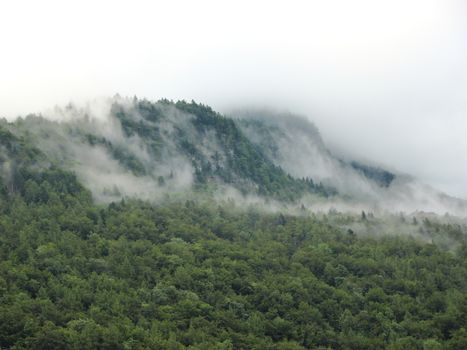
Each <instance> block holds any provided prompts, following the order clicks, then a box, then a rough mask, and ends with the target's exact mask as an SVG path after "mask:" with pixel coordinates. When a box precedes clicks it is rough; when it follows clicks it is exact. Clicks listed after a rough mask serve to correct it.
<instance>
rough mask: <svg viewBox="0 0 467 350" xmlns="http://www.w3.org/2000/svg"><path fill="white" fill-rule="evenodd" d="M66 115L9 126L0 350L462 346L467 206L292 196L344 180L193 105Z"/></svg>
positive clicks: (327, 191)
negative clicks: (339, 206) (296, 164)
mask: <svg viewBox="0 0 467 350" xmlns="http://www.w3.org/2000/svg"><path fill="white" fill-rule="evenodd" d="M135 106H136V107H135ZM135 108H136V110H137V113H135ZM67 113H69V114H73V113H78V114H79V117H78V119H73V118H75V117H70V118H71V119H70V120H68V121H67V122H63V121H61V122H53V121H50V120H46V119H44V118H40V117H37V116H30V117H27V118H25V119H21V120H18V121H16V122H15V123H7V122H3V123H2V127H1V128H0V170H1V183H0V187H1V190H0V348H2V349H24V348H27V349H284V350H285V349H404V350H405V349H420V350H422V349H423V350H425V349H465V348H467V319H466V315H467V280H466V276H467V227H466V225H465V220H463V219H462V218H456V217H452V216H450V215H445V216H437V215H435V214H428V213H422V212H417V213H398V212H397V213H392V214H389V213H386V214H384V215H383V214H380V213H373V212H368V211H367V212H358V213H357V214H355V211H354V212H339V211H337V210H335V209H332V210H329V211H314V210H313V209H311V208H308V207H307V206H306V205H303V204H302V205H301V206H300V208H299V210H298V211H290V210H287V208H288V206H292V204H291V203H294V201H297V200H298V201H300V200H301V198H302V196H303V195H305V194H306V195H310V196H312V197H311V198H315V199H316V200H322V201H326V200H331V199H332V198H334V197H336V196H339V194H338V193H337V192H336V190H335V189H333V188H332V187H329V186H326V185H320V184H319V182H317V181H313V179H311V178H307V177H299V176H293V175H291V174H290V172H288V171H286V170H284V168H283V167H282V166H280V165H279V164H278V163H276V162H275V160H276V161H277V159H279V158H274V157H272V156H271V155H270V154H269V153H268V152H269V151H267V150H266V148H265V147H264V146H261V142H262V141H261V140H260V139H257V138H253V136H252V135H253V133H254V132H257V130H258V129H256V131H254V130H252V129H251V128H250V129H248V128H249V126H248V123H249V122H245V121H237V122H234V121H233V120H232V119H230V118H227V117H224V116H221V115H219V114H217V113H215V112H213V111H212V110H211V109H210V108H209V107H206V106H202V105H198V104H195V103H186V102H178V103H176V104H174V103H172V102H169V101H160V102H158V103H157V104H154V103H149V102H147V101H138V100H135V101H133V102H131V104H130V105H128V104H123V103H115V104H113V105H112V109H111V115H112V118H111V119H110V120H105V121H104V122H102V121H98V120H94V119H93V118H92V116H90V115H87V116H86V115H82V114H81V111H77V110H76V109H74V108H72V107H69V108H68V112H67ZM261 123H262V122H261ZM239 125H242V126H241V127H239ZM258 125H259V124H258ZM258 125H257V126H255V128H256V127H258ZM259 127H260V128H266V129H267V128H270V127H271V126H267V124H261V125H259ZM247 129H248V130H247ZM248 133H249V134H248ZM247 135H248V136H247ZM281 142H282V141H281ZM143 146H144V147H143ZM216 152H217V153H216ZM187 164H188V165H187ZM346 166H347V165H346ZM354 167H355V168H357V169H358V170H356V171H360V172H362V173H363V175H362V176H364V177H371V176H373V177H375V176H376V179H377V181H376V186H379V187H380V188H381V189H382V190H383V191H386V190H388V188H389V189H390V188H391V186H393V185H392V181H393V180H394V178H391V175H389V174H391V173H389V172H384V171H383V170H381V169H379V170H378V168H372V167H369V166H365V165H362V164H357V165H354ZM394 181H395V180H394ZM378 182H379V183H378ZM184 186H185V187H184ZM222 186H232V187H234V188H236V189H237V190H238V191H239V192H240V193H244V194H245V196H247V195H252V194H254V195H256V196H262V198H264V202H262V203H264V205H259V204H258V202H247V201H241V200H239V201H236V200H235V198H234V197H233V196H231V197H229V196H224V197H219V196H216V193H217V192H216V191H217V189H219V188H220V187H222ZM140 191H143V192H144V193H145V194H146V196H143V195H141V192H140ZM104 199H105V200H104ZM270 201H281V202H282V203H283V207H276V208H275V209H274V210H272V208H271V207H270V206H268V203H269V204H270ZM248 203H250V204H248Z"/></svg>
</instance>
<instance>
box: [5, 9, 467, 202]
mask: <svg viewBox="0 0 467 350" xmlns="http://www.w3.org/2000/svg"><path fill="white" fill-rule="evenodd" d="M115 93H119V94H120V95H122V96H133V95H137V96H141V97H147V98H149V99H159V98H162V97H166V98H169V99H174V100H176V99H189V100H191V99H195V100H196V101H199V102H203V103H206V104H209V105H211V106H213V107H214V108H215V109H217V110H220V111H221V112H227V111H229V110H230V109H232V108H239V107H242V106H257V107H268V106H269V107H272V108H276V109H280V110H288V111H290V112H298V113H300V114H303V115H306V116H307V117H309V118H310V119H311V120H313V121H314V122H315V123H316V124H317V126H318V127H319V128H320V130H321V133H322V135H323V137H324V139H325V141H326V142H327V143H328V144H330V145H332V147H334V148H336V149H339V150H340V151H343V152H346V153H350V154H355V155H356V156H357V157H363V158H367V159H370V160H373V161H377V162H379V163H382V164H387V165H390V166H392V167H393V168H394V169H397V170H399V171H402V172H406V173H411V174H413V175H415V176H417V177H419V178H420V179H421V180H423V181H425V182H426V183H429V184H431V185H433V186H435V187H437V188H440V189H442V190H444V191H446V192H447V193H449V194H452V195H456V196H460V197H464V198H467V1H465V0H390V1H382V0H381V1H378V0H342V1H338V0H322V1H312V0H308V1H293V0H288V1H254V0H250V1H241V0H237V1H222V0H217V1H199V0H198V1H173V0H171V1H168V0H166V1H137V0H131V1H116V0H114V1H97V0H94V1H84V0H80V1H65V0H62V1H48V0H42V1H21V0H15V1H1V2H0V116H5V117H9V118H11V117H14V116H16V115H18V114H22V115H24V114H27V113H30V112H38V111H42V110H44V109H47V108H50V107H52V106H54V105H56V104H59V105H60V104H65V103H67V102H68V101H70V100H73V101H75V102H83V101H85V100H89V99H92V98H95V97H99V96H112V95H114V94H115Z"/></svg>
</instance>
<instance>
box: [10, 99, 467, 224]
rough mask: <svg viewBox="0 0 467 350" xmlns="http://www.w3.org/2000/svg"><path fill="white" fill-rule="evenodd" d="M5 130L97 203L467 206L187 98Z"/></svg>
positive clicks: (310, 137)
mask: <svg viewBox="0 0 467 350" xmlns="http://www.w3.org/2000/svg"><path fill="white" fill-rule="evenodd" d="M3 128H4V129H5V130H9V132H11V134H12V135H15V137H17V138H22V139H23V140H28V142H30V144H31V145H33V146H34V147H36V148H37V149H39V150H40V151H41V152H42V153H43V155H44V157H45V158H46V159H47V161H48V162H50V163H52V164H55V165H57V166H58V167H62V168H64V169H71V170H72V171H74V172H75V173H76V175H77V176H78V178H79V179H80V181H82V183H83V184H84V185H85V186H86V187H87V188H89V189H90V190H91V192H92V193H93V195H94V197H95V198H96V199H98V200H100V201H104V202H108V201H113V200H117V199H119V198H122V197H137V198H142V199H147V200H156V201H157V200H161V199H163V198H166V197H167V196H172V197H173V196H178V195H179V196H183V193H186V192H190V191H192V190H196V191H202V192H203V193H211V194H217V195H221V196H222V195H224V196H236V197H241V196H257V197H258V198H263V199H268V198H269V199H273V200H275V201H279V202H285V203H302V204H303V203H304V204H305V205H306V206H313V205H314V204H315V203H316V202H320V203H324V202H325V203H327V205H328V206H329V207H330V206H334V207H338V208H343V209H345V208H356V207H358V209H357V210H360V208H365V209H366V210H386V209H390V210H396V209H397V210H403V211H415V210H424V211H435V212H438V213H444V212H448V211H449V212H451V213H454V214H460V215H462V214H463V213H466V212H467V211H466V208H467V206H466V204H465V202H463V201H460V200H456V199H453V198H451V197H448V196H446V195H443V194H442V193H440V192H438V191H436V190H434V189H431V188H429V187H427V186H424V185H422V184H420V183H418V182H417V181H416V180H414V179H412V178H410V177H408V176H405V175H401V174H395V173H394V172H390V171H387V170H384V169H382V168H380V167H375V166H371V165H368V164H365V163H362V162H357V161H355V160H350V161H347V160H342V159H340V158H338V157H336V156H334V155H333V154H332V152H330V151H329V150H328V149H327V148H326V146H325V144H324V142H323V140H322V139H321V137H320V134H319V131H318V129H317V128H316V127H315V126H314V125H313V124H312V123H310V122H309V121H307V120H305V119H303V118H299V117H296V116H292V115H273V114H271V113H268V112H250V113H247V114H245V113H239V114H234V115H233V117H230V118H229V117H225V116H222V115H220V114H218V113H216V112H215V111H213V110H212V109H211V108H210V107H208V106H204V105H200V104H196V103H194V102H191V103H187V102H185V101H179V102H176V103H173V102H171V101H167V100H161V101H158V102H155V103H153V102H149V101H147V100H138V99H136V98H134V99H123V98H119V97H115V98H112V99H109V100H106V101H100V102H98V103H94V104H89V105H87V106H85V107H83V108H78V107H76V106H73V105H69V106H67V107H66V108H63V109H60V108H56V109H55V110H54V111H52V112H51V113H49V114H48V115H47V118H44V117H41V116H34V115H30V116H27V117H26V118H24V119H18V120H17V121H15V122H14V123H6V122H4V123H3ZM10 158H11V156H10ZM5 164H8V162H7V163H5V162H3V165H2V169H3V171H4V172H5V169H6V166H5ZM10 178H11V176H10Z"/></svg>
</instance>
